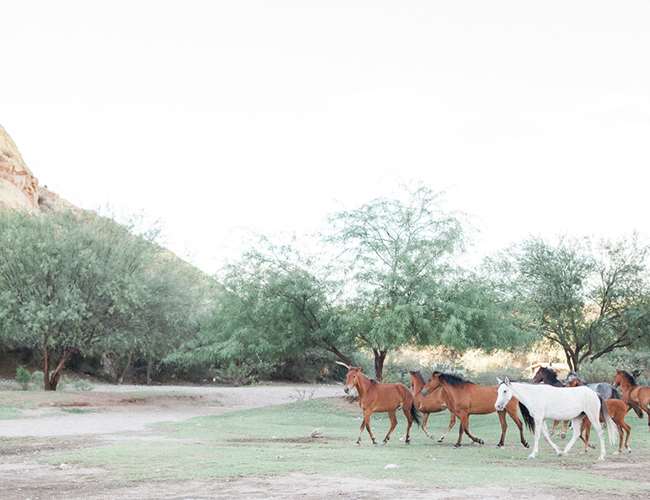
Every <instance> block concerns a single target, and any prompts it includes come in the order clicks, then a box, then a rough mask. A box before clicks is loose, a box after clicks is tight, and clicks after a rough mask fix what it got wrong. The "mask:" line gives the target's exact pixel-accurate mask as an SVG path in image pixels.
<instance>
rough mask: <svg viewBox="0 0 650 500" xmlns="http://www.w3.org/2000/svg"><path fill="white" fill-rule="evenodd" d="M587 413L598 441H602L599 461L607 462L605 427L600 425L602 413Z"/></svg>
mask: <svg viewBox="0 0 650 500" xmlns="http://www.w3.org/2000/svg"><path fill="white" fill-rule="evenodd" d="M585 413H586V414H587V418H588V419H589V420H590V423H591V427H593V428H594V429H596V432H597V433H598V440H599V441H600V455H599V456H598V460H605V454H606V448H605V439H604V432H603V426H602V425H600V411H598V410H596V411H586V412H585ZM610 418H611V417H610ZM574 422H575V420H574ZM580 423H582V421H580ZM574 425H575V424H574ZM605 425H607V422H605ZM569 444H570V443H569ZM567 448H569V446H568V445H567ZM566 451H568V450H565V452H566Z"/></svg>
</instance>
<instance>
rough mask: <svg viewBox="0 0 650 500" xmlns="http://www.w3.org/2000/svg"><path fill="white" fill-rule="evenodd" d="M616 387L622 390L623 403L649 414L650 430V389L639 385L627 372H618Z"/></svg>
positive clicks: (615, 380)
mask: <svg viewBox="0 0 650 500" xmlns="http://www.w3.org/2000/svg"><path fill="white" fill-rule="evenodd" d="M614 387H620V388H621V392H622V393H623V401H625V402H626V403H628V404H629V405H631V406H632V407H638V408H639V409H641V411H644V412H645V413H647V415H648V429H649V430H650V387H646V386H642V385H639V384H637V383H636V379H635V378H634V376H633V375H632V374H630V373H628V372H626V371H625V370H616V376H615V377H614ZM635 410H636V408H635Z"/></svg>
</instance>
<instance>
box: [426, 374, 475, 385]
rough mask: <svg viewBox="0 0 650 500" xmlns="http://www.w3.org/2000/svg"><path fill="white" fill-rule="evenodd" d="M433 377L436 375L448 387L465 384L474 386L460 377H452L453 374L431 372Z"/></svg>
mask: <svg viewBox="0 0 650 500" xmlns="http://www.w3.org/2000/svg"><path fill="white" fill-rule="evenodd" d="M433 373H434V374H435V375H438V377H439V378H440V380H442V381H443V382H445V383H446V384H449V385H466V384H472V385H473V384H474V382H471V381H469V380H466V379H464V378H463V377H460V376H458V375H454V374H453V373H442V372H433Z"/></svg>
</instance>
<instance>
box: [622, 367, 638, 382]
mask: <svg viewBox="0 0 650 500" xmlns="http://www.w3.org/2000/svg"><path fill="white" fill-rule="evenodd" d="M619 373H620V374H621V375H623V377H625V379H626V380H627V381H628V382H629V383H630V385H639V384H637V383H636V379H635V378H634V375H632V374H631V373H629V372H626V371H625V370H619Z"/></svg>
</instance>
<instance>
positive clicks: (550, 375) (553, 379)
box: [539, 366, 564, 386]
mask: <svg viewBox="0 0 650 500" xmlns="http://www.w3.org/2000/svg"><path fill="white" fill-rule="evenodd" d="M539 370H540V371H541V372H542V373H543V374H544V377H545V378H547V379H548V384H549V385H555V386H562V385H564V384H563V383H562V382H560V380H559V379H558V378H557V373H555V372H554V371H553V370H551V369H550V368H546V367H545V366H540V367H539Z"/></svg>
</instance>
